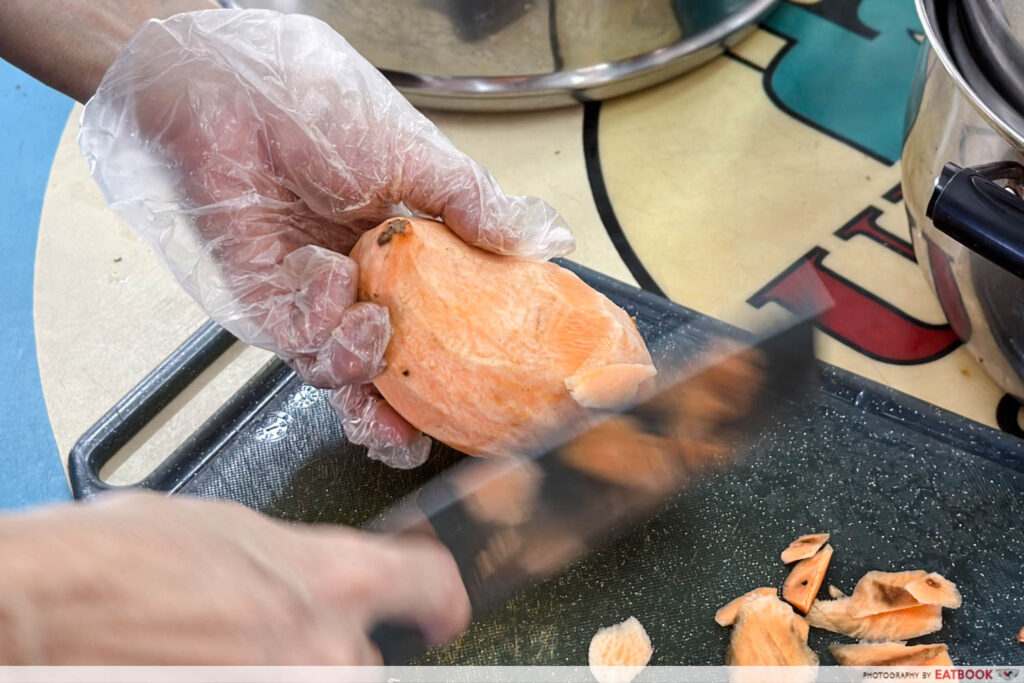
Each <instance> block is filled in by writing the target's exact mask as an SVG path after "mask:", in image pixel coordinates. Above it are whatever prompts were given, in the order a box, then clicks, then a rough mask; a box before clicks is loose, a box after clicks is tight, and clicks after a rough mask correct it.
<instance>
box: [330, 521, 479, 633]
mask: <svg viewBox="0 0 1024 683" xmlns="http://www.w3.org/2000/svg"><path fill="white" fill-rule="evenodd" d="M314 531H315V532H316V534H317V536H316V539H315V542H316V543H318V544H319V546H320V551H319V552H318V553H317V557H319V558H321V559H320V561H319V563H318V565H317V566H316V567H313V568H311V575H312V576H313V577H314V578H313V579H312V585H313V587H314V590H316V591H317V592H318V594H319V595H321V596H322V598H323V599H325V600H326V601H328V604H331V605H334V606H336V607H337V609H339V610H344V611H345V613H346V614H347V615H350V616H354V617H355V618H357V619H358V620H359V621H360V622H361V623H362V625H363V627H364V628H365V629H366V631H367V632H370V631H372V629H373V628H374V626H376V625H378V624H381V623H385V622H390V623H404V624H413V625H416V626H418V627H419V628H420V630H421V631H422V632H423V635H424V637H425V638H426V640H427V642H428V643H429V644H431V645H436V644H440V643H444V642H447V641H448V640H450V639H452V638H453V637H454V636H455V635H457V634H458V633H459V631H461V630H462V629H463V628H465V626H466V624H467V623H468V622H469V617H470V604H469V596H468V595H467V593H466V588H465V586H464V585H463V583H462V577H461V576H460V575H459V570H458V566H457V565H456V564H455V559H454V558H453V557H452V555H451V553H450V552H448V550H447V549H446V548H444V546H442V545H441V544H440V543H438V542H437V541H436V540H433V539H430V538H426V537H417V536H397V537H388V536H376V535H370V534H353V533H352V532H351V530H337V529H317V530H314Z"/></svg>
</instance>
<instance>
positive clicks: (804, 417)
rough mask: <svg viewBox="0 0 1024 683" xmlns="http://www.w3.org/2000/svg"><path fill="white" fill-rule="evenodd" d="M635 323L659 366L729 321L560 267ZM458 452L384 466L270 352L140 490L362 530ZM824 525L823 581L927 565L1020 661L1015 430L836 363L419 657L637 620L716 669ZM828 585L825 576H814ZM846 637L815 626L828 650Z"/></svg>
mask: <svg viewBox="0 0 1024 683" xmlns="http://www.w3.org/2000/svg"><path fill="white" fill-rule="evenodd" d="M563 265H566V266H567V267H570V268H571V269H573V270H575V271H576V272H578V273H579V274H580V275H581V276H582V277H583V278H584V279H585V280H587V281H588V282H589V283H590V284H592V285H593V286H595V287H596V288H598V289H599V290H601V291H603V292H605V294H607V295H608V296H609V297H610V298H611V299H612V300H614V301H615V302H616V303H617V304H619V305H620V306H622V307H623V308H625V309H626V310H627V311H629V312H630V314H632V315H633V316H635V317H636V320H637V324H638V326H639V328H640V330H641V332H642V333H643V334H644V336H645V338H646V339H647V340H648V343H649V344H650V345H651V346H652V349H653V352H654V356H655V359H656V362H661V361H663V360H664V359H665V358H666V357H669V356H670V355H678V354H679V353H680V352H683V353H686V352H688V351H693V352H696V351H697V350H698V349H699V348H700V347H701V345H702V344H703V343H705V342H706V341H707V340H708V339H709V337H710V335H712V334H719V333H726V334H736V335H738V334H740V333H739V332H737V331H736V330H734V329H733V328H730V327H728V326H726V325H724V324H722V323H720V322H718V321H715V320H712V319H709V318H707V317H704V316H701V315H700V314H697V313H695V312H694V311H691V310H689V309H686V308H683V307H681V306H678V305H676V304H673V303H671V302H668V301H666V300H664V299H661V298H659V297H655V296H652V295H650V294H648V293H645V292H642V291H640V290H637V289H635V288H633V287H629V286H627V285H624V284H622V283H620V282H618V281H615V280H611V279H609V278H607V277H605V276H602V275H600V274H598V273H596V272H593V271H590V270H587V269H585V268H582V267H580V266H576V265H574V264H570V263H563ZM230 343H231V337H230V335H228V334H227V333H226V332H224V331H223V330H221V329H220V328H218V327H216V326H215V325H213V324H212V323H211V324H209V325H207V326H205V327H204V328H202V329H201V330H200V331H199V332H197V333H196V334H195V335H193V337H192V338H190V340H189V341H188V342H187V343H186V344H185V345H183V347H182V348H181V349H179V351H178V352H176V354H175V355H174V356H172V357H171V358H169V359H168V360H167V361H165V363H164V364H162V365H161V366H160V367H159V368H157V370H155V371H154V373H153V374H152V375H151V376H150V377H149V378H147V379H146V380H145V381H143V382H142V383H141V384H140V385H139V386H138V387H137V388H136V389H135V390H134V391H133V392H132V393H131V394H130V395H129V396H126V397H125V399H124V400H122V401H121V402H120V403H119V404H118V405H117V406H115V408H114V409H112V410H111V412H110V413H108V414H107V415H106V416H105V417H104V418H103V419H102V420H101V421H100V422H98V423H97V425H96V426H94V427H93V428H92V429H91V430H90V431H89V432H88V433H87V434H86V435H85V436H83V437H82V439H81V440H80V441H79V443H78V444H77V445H76V446H75V448H74V449H73V450H72V453H71V455H70V457H69V471H70V474H71V479H72V486H73V488H74V491H75V494H76V496H77V497H90V496H92V495H95V494H97V493H99V492H101V491H103V490H105V489H106V488H108V487H106V486H105V485H104V484H103V483H102V482H101V481H100V480H99V477H98V474H97V473H98V472H99V470H100V467H102V465H103V463H104V462H106V461H107V460H109V459H110V457H112V456H113V455H114V453H116V451H117V449H118V448H120V447H121V446H122V445H123V444H124V443H126V442H127V441H128V439H130V438H131V436H132V435H133V434H134V433H136V432H137V431H138V430H139V429H140V428H141V427H142V426H143V425H144V424H145V423H146V422H147V421H148V420H149V419H151V418H152V417H153V416H154V415H155V414H156V413H157V412H159V410H160V408H162V406H163V405H166V403H167V402H168V401H169V400H170V399H171V398H173V396H174V395H176V394H177V393H178V392H180V391H181V390H182V389H183V388H184V386H186V385H187V383H188V381H190V380H191V379H192V378H194V377H195V376H196V375H197V374H198V373H199V372H200V371H201V370H202V368H203V367H205V366H206V365H208V364H209V363H210V362H212V360H213V359H214V358H216V356H217V355H219V354H220V353H221V352H223V350H224V349H226V348H227V347H228V346H229V345H230ZM460 457H462V456H461V455H460V454H458V453H456V452H454V451H452V450H451V449H448V448H446V447H444V446H440V445H437V446H435V450H434V453H433V455H432V456H431V459H430V461H429V462H428V463H427V464H426V465H424V466H423V467H420V468H418V469H416V470H411V471H398V470H391V469H388V468H387V467H384V466H382V465H380V464H379V463H376V462H373V461H370V460H369V459H367V458H366V457H365V455H364V453H363V450H362V449H361V448H359V447H356V446H353V445H352V444H349V443H348V442H347V441H346V440H345V437H344V434H343V433H342V431H341V429H340V426H339V424H338V421H337V419H336V418H335V417H334V414H333V413H332V411H331V408H330V406H329V404H328V401H327V396H326V394H325V393H324V392H321V391H318V390H315V389H312V388H310V387H307V386H304V385H303V384H302V383H301V382H300V381H299V379H298V378H297V377H296V376H295V375H294V374H293V373H292V372H291V371H290V370H289V369H288V368H287V367H286V366H284V365H283V364H281V363H280V362H277V361H274V362H271V363H270V364H268V366H266V367H265V368H264V369H263V370H262V371H261V372H260V373H259V374H258V375H257V376H256V377H254V378H253V379H252V380H251V381H250V382H249V383H248V384H247V385H246V386H245V387H244V388H243V389H242V390H240V391H239V393H238V394H237V395H236V396H235V397H234V398H233V399H232V400H231V401H229V403H227V404H226V405H225V406H224V407H223V408H222V409H221V410H220V411H219V412H218V413H217V414H216V415H214V416H213V417H212V418H211V419H210V420H209V421H208V422H207V423H206V424H205V425H203V426H202V427H201V428H200V429H199V430H198V431H197V432H196V434H195V435H193V436H192V437H191V438H190V439H189V440H188V441H186V442H185V443H184V444H182V446H181V447H180V448H178V449H177V450H176V451H175V452H174V453H173V454H172V455H171V456H170V457H169V459H168V460H167V461H166V462H165V463H164V464H163V465H162V466H161V467H160V468H158V469H157V471H155V472H154V473H153V474H152V475H151V476H150V477H148V478H147V479H146V480H145V481H144V482H143V484H142V485H145V486H148V487H151V488H155V489H159V490H165V491H169V492H172V493H178V494H189V495H195V496H200V497H208V498H224V499H230V500H235V501H238V502H240V503H242V504H245V505H248V506H249V507H252V508H254V509H257V510H260V511H262V512H265V513H267V514H270V515H274V516H277V517H281V518H285V519H290V520H300V521H305V522H313V523H332V524H338V523H341V524H350V525H363V524H365V523H366V522H368V521H369V520H371V519H372V518H373V517H374V516H375V515H377V514H379V513H380V512H381V511H382V510H383V509H384V508H386V507H387V506H388V505H389V504H390V503H392V502H394V501H396V500H397V499H398V498H400V497H401V496H403V495H404V494H406V493H408V492H410V491H412V490H413V489H415V487H417V486H418V485H419V484H421V483H423V482H424V481H426V480H427V479H428V478H429V477H431V476H433V475H434V474H436V473H437V472H438V471H440V470H441V469H442V468H444V467H446V466H448V465H450V464H451V463H452V462H454V461H455V460H457V459H458V458H460ZM818 531H828V532H830V533H831V534H832V539H831V542H832V544H833V546H834V547H835V549H836V553H835V557H834V558H833V561H832V566H831V568H830V570H829V574H828V579H827V583H832V584H835V585H837V586H838V587H839V588H840V589H842V590H844V591H845V592H849V591H850V590H852V588H853V586H854V584H855V583H856V580H857V579H858V578H859V577H860V576H862V575H863V574H864V573H865V572H867V571H868V570H871V569H882V570H900V569H914V568H924V569H928V570H931V571H938V572H940V573H942V574H943V575H945V576H946V577H948V578H949V579H951V580H953V581H955V582H956V583H957V584H958V585H959V586H960V589H961V591H962V592H963V595H964V605H963V608H962V609H960V610H958V611H949V610H946V611H945V625H944V627H943V630H942V631H941V632H940V633H937V634H934V635H932V636H928V637H925V638H922V639H918V641H916V642H944V643H947V644H948V645H949V647H950V653H951V655H952V657H953V659H954V661H956V662H957V663H958V664H967V663H970V664H979V665H980V664H990V665H1006V664H1024V647H1022V646H1020V645H1019V644H1018V643H1017V642H1016V641H1015V635H1016V633H1017V631H1018V630H1019V629H1020V627H1021V626H1024V442H1021V441H1019V440H1018V439H1016V438H1014V437H1011V436H1008V435H1006V434H1003V433H1001V432H997V431H995V430H992V429H989V428H987V427H985V426H983V425H979V424H977V423H975V422H971V421H969V420H966V419H964V418H962V417H960V416H957V415H954V414H952V413H949V412H947V411H943V410H940V409H938V408H935V407H934V406H931V405H929V404H926V403H923V402H921V401H919V400H917V399H914V398H911V397H909V396H906V395H904V394H900V393H898V392H895V391H892V390H891V389H888V388H886V387H883V386H881V385H878V384H876V383H874V382H870V381H868V380H866V379H864V378H861V377H858V376H855V375H852V374H850V373H847V372H844V371H842V370H840V369H837V368H834V367H831V366H827V365H824V364H823V365H822V372H821V391H820V393H818V394H817V396H816V399H815V400H814V401H812V402H810V403H808V404H807V405H805V406H803V407H802V408H801V409H800V411H799V413H798V414H797V415H796V416H795V417H793V418H792V419H787V420H786V421H785V422H784V423H780V424H778V425H777V426H776V427H775V428H773V429H771V430H769V431H767V432H766V433H765V434H763V435H762V437H761V438H760V440H759V441H758V442H757V443H756V444H755V445H754V447H753V450H752V453H751V454H750V455H749V457H747V458H746V459H745V460H744V461H743V463H742V464H741V465H740V466H739V467H737V468H735V469H732V470H730V471H729V472H728V473H726V474H724V475H719V476H716V477H713V478H708V479H706V480H704V481H702V482H699V483H697V484H696V485H694V486H693V487H691V488H690V489H688V490H687V491H686V492H685V493H684V494H683V495H682V496H681V497H680V498H679V499H678V500H677V501H676V502H675V503H673V504H672V505H671V506H670V508H669V509H668V510H667V511H666V512H665V513H664V514H662V515H661V516H659V517H658V518H656V519H654V520H651V521H650V522H648V523H646V524H645V525H643V526H642V527H640V528H638V529H636V530H635V531H634V532H632V533H630V534H629V535H628V536H626V537H623V538H622V539H620V540H619V541H617V542H615V543H614V544H612V545H610V546H608V547H606V548H605V549H604V550H601V551H599V552H597V553H595V554H593V555H591V556H589V557H587V558H586V559H585V560H583V561H582V562H580V563H578V564H576V565H574V566H573V567H571V568H570V569H569V570H568V571H566V572H565V573H564V574H563V575H561V576H559V577H557V578H555V579H553V580H550V581H548V582H546V583H544V584H541V585H539V586H536V587H534V588H532V589H530V590H528V591H527V592H524V593H522V594H520V595H519V596H517V597H516V598H515V599H514V600H512V601H511V602H510V603H508V604H507V605H506V606H505V607H504V608H503V609H501V610H499V611H497V612H495V613H493V614H491V615H489V616H487V617H485V618H484V619H482V620H480V621H478V622H476V623H474V624H473V625H472V626H471V627H470V628H469V630H468V631H466V633H465V634H464V635H463V636H462V637H461V638H460V639H459V640H458V641H457V642H456V643H454V644H452V645H450V646H448V647H445V648H440V649H437V650H434V651H432V652H430V653H429V654H428V655H427V656H426V657H424V658H423V659H422V660H421V661H420V662H419V663H427V664H446V665H453V664H478V665H498V664H509V665H541V664H573V665H580V664H585V663H586V658H587V647H588V644H589V642H590V638H591V636H592V635H593V633H594V632H595V631H596V630H597V629H598V628H600V627H601V626H606V625H609V624H612V623H615V622H618V621H621V620H622V619H625V618H626V617H628V616H631V615H632V616H636V617H637V618H638V619H639V620H640V621H641V622H642V623H643V624H644V626H645V628H646V629H647V631H648V633H649V634H650V636H651V640H652V642H653V644H654V658H653V659H652V662H651V663H652V664H654V665H714V664H720V663H722V657H723V653H724V652H725V648H726V645H727V640H728V631H727V630H726V629H723V628H720V627H718V626H717V625H716V624H715V623H714V621H713V615H714V612H715V610H716V609H717V608H718V607H719V606H721V605H722V604H724V603H725V602H727V601H728V600H730V599H732V598H734V597H736V596H738V595H740V594H741V593H744V592H746V591H748V590H750V589H751V588H755V587H757V586H764V585H769V586H780V585H781V583H782V581H783V580H784V578H785V576H786V573H787V570H786V568H785V567H783V566H782V565H781V563H780V561H779V559H778V557H779V553H780V551H781V550H782V548H783V547H785V546H786V545H787V544H788V543H789V541H791V540H792V539H794V538H795V537H797V536H798V535H800V534H804V533H809V532H818ZM823 595H824V590H823ZM833 642H849V640H848V639H845V638H842V637H841V636H838V635H835V634H831V633H827V632H824V631H819V630H817V629H812V632H811V638H810V644H811V647H812V648H814V649H815V650H816V651H817V652H818V653H819V655H821V658H822V663H824V664H828V663H832V660H831V657H830V656H829V654H828V651H827V646H828V644H830V643H833Z"/></svg>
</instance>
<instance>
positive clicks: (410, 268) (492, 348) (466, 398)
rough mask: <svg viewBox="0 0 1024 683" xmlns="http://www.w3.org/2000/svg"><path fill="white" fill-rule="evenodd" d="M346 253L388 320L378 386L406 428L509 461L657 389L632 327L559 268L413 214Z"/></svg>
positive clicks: (362, 290) (368, 297) (366, 294)
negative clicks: (466, 238) (570, 423)
mask: <svg viewBox="0 0 1024 683" xmlns="http://www.w3.org/2000/svg"><path fill="white" fill-rule="evenodd" d="M351 257H352V258H353V259H355V261H356V262H357V263H358V264H359V298H360V300H362V301H371V302H374V303H377V304H380V305H383V306H386V307H387V308H388V311H389V312H390V316H391V326H392V328H393V335H392V338H391V342H390V344H389V345H388V348H387V352H386V356H385V357H386V361H387V368H386V369H385V370H384V372H383V373H381V374H380V375H379V376H377V378H376V379H374V384H375V385H376V387H377V389H378V390H379V391H380V393H381V395H383V396H384V398H385V399H387V401H388V402H389V403H390V404H391V405H392V406H393V407H394V408H395V410H397V411H398V413H399V414H400V415H402V417H404V418H405V419H406V420H408V421H409V422H410V423H411V424H413V425H414V426H415V427H417V428H418V429H420V430H422V431H423V432H424V433H426V434H429V435H430V436H433V437H434V438H436V439H439V440H440V441H443V442H444V443H446V444H448V445H450V446H452V447H454V448H457V449H459V450H461V451H464V452H466V453H469V454H471V455H481V456H496V455H510V454H514V453H516V452H518V451H520V450H521V448H522V446H523V445H524V444H526V443H530V441H531V440H532V439H535V438H537V437H538V436H540V435H543V434H545V433H546V432H547V431H548V430H550V429H552V428H555V427H557V426H559V425H561V424H563V423H564V422H565V421H567V420H576V419H579V418H580V417H582V416H583V415H584V413H585V411H586V409H589V408H613V407H616V406H618V405H621V404H625V403H628V402H630V401H632V400H634V399H635V398H637V397H639V396H640V395H642V394H643V393H644V392H646V391H647V390H648V389H649V388H650V387H652V385H653V378H654V376H655V369H654V365H653V364H652V362H651V356H650V354H649V353H648V351H647V347H646V345H645V344H644V341H643V338H642V337H641V336H640V332H639V331H638V330H637V327H636V324H635V323H634V321H633V320H632V319H631V318H630V317H629V315H628V314H627V313H626V312H625V311H623V310H622V309H621V308H619V307H618V306H616V305H615V304H613V303H612V302H611V301H610V300H608V299H607V298H606V297H605V296H603V295H602V294H600V293H599V292H597V291H596V290H594V289H593V288H591V287H590V286H588V285H587V284H586V283H585V282H583V281H582V280H581V279H580V278H578V277H577V276H576V275H575V274H574V273H572V272H570V271H568V270H566V269H565V268H562V267H560V266H558V265H557V264H554V263H550V262H537V261H530V260H527V259H523V258H518V257H513V256H499V255H496V254H491V253H489V252H486V251H483V250H481V249H477V248H476V247H473V246H470V245H468V244H466V243H465V242H463V241H462V240H461V239H459V238H458V237H457V236H456V235H454V234H453V233H452V232H451V231H450V230H448V228H447V227H446V226H444V225H443V224H441V223H437V222H435V221H430V220H424V219H416V218H408V219H407V218H394V219H391V220H389V221H386V222H385V223H383V224H381V225H380V226H378V227H377V228H374V229H373V230H371V231H369V232H367V233H365V234H364V235H363V236H362V237H361V238H360V240H359V242H358V243H357V244H356V246H355V248H354V249H353V250H352V253H351Z"/></svg>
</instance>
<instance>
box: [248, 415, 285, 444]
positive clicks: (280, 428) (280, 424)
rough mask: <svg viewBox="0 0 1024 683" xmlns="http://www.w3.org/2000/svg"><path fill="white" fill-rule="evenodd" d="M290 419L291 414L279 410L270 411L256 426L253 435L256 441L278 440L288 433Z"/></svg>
mask: <svg viewBox="0 0 1024 683" xmlns="http://www.w3.org/2000/svg"><path fill="white" fill-rule="evenodd" d="M292 419H293V418H292V416H291V415H289V414H288V413H282V412H281V411H275V412H273V413H270V414H268V415H266V416H265V417H264V418H263V421H262V422H261V423H260V424H259V425H258V426H257V427H256V430H255V431H254V432H253V436H255V437H256V440H257V441H268V442H273V441H280V440H281V439H283V438H284V437H285V434H287V433H288V426H289V425H290V424H291V423H292Z"/></svg>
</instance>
